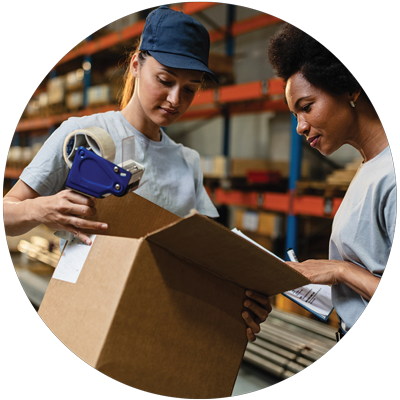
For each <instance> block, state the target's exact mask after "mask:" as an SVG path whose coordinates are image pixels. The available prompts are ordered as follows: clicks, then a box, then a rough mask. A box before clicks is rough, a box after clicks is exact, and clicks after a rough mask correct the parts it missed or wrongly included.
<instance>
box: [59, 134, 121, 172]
mask: <svg viewBox="0 0 400 400" xmlns="http://www.w3.org/2000/svg"><path fill="white" fill-rule="evenodd" d="M80 146H83V147H85V148H86V149H88V150H91V151H93V152H94V153H96V154H97V155H98V156H100V157H103V158H105V159H106V160H108V161H111V162H113V161H114V158H115V151H116V150H115V143H114V140H113V139H112V137H111V136H110V134H109V133H108V132H106V131H105V130H104V129H101V128H98V127H90V128H85V129H77V130H76V131H73V132H72V133H70V134H69V135H68V136H67V137H66V139H65V141H64V146H63V157H64V161H65V162H66V164H67V165H68V167H69V168H71V167H72V162H73V161H74V158H75V155H76V152H77V151H78V148H79V147H80Z"/></svg>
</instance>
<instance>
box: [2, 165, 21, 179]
mask: <svg viewBox="0 0 400 400" xmlns="http://www.w3.org/2000/svg"><path fill="white" fill-rule="evenodd" d="M22 171H23V169H22V168H13V167H6V169H5V171H4V178H9V179H18V178H19V177H20V175H21V174H22Z"/></svg>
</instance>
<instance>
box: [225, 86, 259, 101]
mask: <svg viewBox="0 0 400 400" xmlns="http://www.w3.org/2000/svg"><path fill="white" fill-rule="evenodd" d="M262 86H263V84H262V82H260V81H258V82H250V83H242V84H239V85H230V86H221V87H220V89H219V96H218V100H219V102H221V103H229V102H234V101H243V100H250V99H257V98H260V97H261V96H263V92H262Z"/></svg>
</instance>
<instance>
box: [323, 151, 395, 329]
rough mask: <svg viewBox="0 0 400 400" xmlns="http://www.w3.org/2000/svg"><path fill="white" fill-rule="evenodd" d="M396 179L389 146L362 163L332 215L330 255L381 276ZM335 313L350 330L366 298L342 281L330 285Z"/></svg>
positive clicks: (392, 221)
mask: <svg viewBox="0 0 400 400" xmlns="http://www.w3.org/2000/svg"><path fill="white" fill-rule="evenodd" d="M395 223H396V179H395V174H394V168H393V160H392V156H391V153H390V149H389V147H387V148H386V149H385V150H383V151H382V152H381V153H380V154H378V155H377V156H376V157H374V158H373V159H372V160H370V161H368V162H366V163H363V164H361V166H360V168H359V169H358V171H357V174H356V176H355V177H354V179H353V181H352V182H351V184H350V186H349V189H348V190H347V193H346V195H345V197H344V199H343V202H342V204H341V205H340V207H339V210H338V212H337V213H336V215H335V218H334V221H333V227H332V235H331V239H330V244H329V258H330V259H332V260H344V261H349V262H352V263H354V264H357V265H359V266H360V267H363V268H365V269H367V270H368V271H370V272H371V273H372V274H374V275H375V276H378V277H381V276H382V274H383V271H384V270H385V267H386V263H387V261H388V258H389V253H390V250H391V247H392V243H393V236H394V228H395ZM332 300H333V305H334V307H335V309H336V312H337V314H338V315H339V317H340V318H341V320H342V321H343V322H344V323H345V325H346V329H347V330H348V329H350V328H351V327H352V326H353V325H354V323H355V322H356V321H357V319H358V318H359V317H360V315H361V314H362V312H363V311H364V309H365V307H366V306H367V305H368V301H367V300H366V299H364V298H363V297H362V296H361V295H359V294H358V293H356V292H355V291H353V290H352V289H350V288H349V287H348V286H346V285H344V284H339V285H334V286H332Z"/></svg>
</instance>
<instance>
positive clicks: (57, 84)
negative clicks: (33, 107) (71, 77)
mask: <svg viewBox="0 0 400 400" xmlns="http://www.w3.org/2000/svg"><path fill="white" fill-rule="evenodd" d="M47 96H48V104H49V106H52V105H56V104H62V103H64V97H65V76H56V77H54V78H51V79H49V81H48V82H47Z"/></svg>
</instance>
